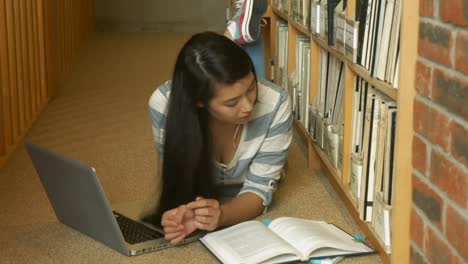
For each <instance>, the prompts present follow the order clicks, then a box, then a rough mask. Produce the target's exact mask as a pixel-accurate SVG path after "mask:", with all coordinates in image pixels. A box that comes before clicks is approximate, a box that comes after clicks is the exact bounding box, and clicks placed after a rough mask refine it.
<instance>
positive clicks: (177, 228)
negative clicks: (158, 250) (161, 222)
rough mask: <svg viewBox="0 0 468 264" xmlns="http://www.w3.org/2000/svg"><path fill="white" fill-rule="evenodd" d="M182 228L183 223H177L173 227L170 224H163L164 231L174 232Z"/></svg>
mask: <svg viewBox="0 0 468 264" xmlns="http://www.w3.org/2000/svg"><path fill="white" fill-rule="evenodd" d="M182 230H184V226H183V225H177V226H175V227H172V226H164V233H175V232H179V231H182Z"/></svg>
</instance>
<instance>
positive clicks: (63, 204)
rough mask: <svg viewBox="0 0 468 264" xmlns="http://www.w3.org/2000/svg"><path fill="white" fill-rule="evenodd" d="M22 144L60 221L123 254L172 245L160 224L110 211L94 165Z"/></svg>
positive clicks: (190, 238) (30, 144)
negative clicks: (155, 225)
mask: <svg viewBox="0 0 468 264" xmlns="http://www.w3.org/2000/svg"><path fill="white" fill-rule="evenodd" d="M25 146H26V149H27V151H28V153H29V156H30V157H31V160H32V161H33V164H34V167H35V168H36V171H37V174H38V175H39V177H40V179H41V182H42V185H43V186H44V189H45V190H46V192H47V195H48V197H49V201H50V203H51V204H52V207H53V208H54V211H55V215H56V216H57V218H58V220H59V221H60V222H62V223H63V224H65V225H67V226H70V227H71V228H73V229H76V230H77V231H79V232H81V233H83V234H85V235H87V236H89V237H91V238H93V239H95V240H97V241H99V242H101V243H103V244H104V245H106V246H109V247H110V248H113V249H115V250H117V251H118V252H120V253H122V254H124V255H127V256H135V255H140V254H143V253H147V252H151V251H155V250H160V249H164V248H168V247H171V246H172V244H171V243H170V242H169V241H167V240H165V239H164V233H163V231H162V230H161V229H160V228H157V227H154V226H152V225H149V224H143V223H140V222H137V221H134V220H132V219H130V218H128V217H125V216H124V215H122V214H120V213H118V212H115V211H112V209H111V207H110V204H109V202H108V201H107V198H106V196H105V194H104V191H103V189H102V187H101V184H100V182H99V179H98V177H97V176H96V171H95V170H94V168H92V167H90V166H88V165H86V164H83V163H81V162H79V161H77V160H73V159H71V158H68V157H65V156H63V155H61V154H58V153H55V152H52V151H50V150H48V149H46V148H44V147H40V146H38V145H35V144H32V143H30V142H25ZM201 235H202V234H201V233H195V234H193V235H191V236H190V237H188V238H186V239H184V240H183V241H182V242H181V244H183V243H188V242H192V241H195V240H197V239H198V238H199V237H200V236H201Z"/></svg>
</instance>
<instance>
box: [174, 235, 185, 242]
mask: <svg viewBox="0 0 468 264" xmlns="http://www.w3.org/2000/svg"><path fill="white" fill-rule="evenodd" d="M184 238H185V234H182V235H180V236H178V237H176V238H174V239H172V240H171V244H177V243H179V242H180V241H182V239H184Z"/></svg>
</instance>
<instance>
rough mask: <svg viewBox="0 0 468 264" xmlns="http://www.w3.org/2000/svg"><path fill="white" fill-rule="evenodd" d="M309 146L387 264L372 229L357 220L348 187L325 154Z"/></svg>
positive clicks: (369, 240) (387, 260) (383, 252)
mask: <svg viewBox="0 0 468 264" xmlns="http://www.w3.org/2000/svg"><path fill="white" fill-rule="evenodd" d="M311 145H312V146H313V149H314V151H315V153H316V154H317V155H318V156H319V157H320V159H321V162H322V164H323V165H324V167H325V168H326V169H327V170H326V171H324V172H325V173H324V174H325V175H326V176H327V177H328V179H329V181H330V183H331V185H332V186H333V188H334V189H335V191H336V192H337V194H338V195H339V196H340V198H341V200H342V201H343V202H344V204H345V206H346V208H347V209H348V211H349V213H350V214H351V216H352V217H353V219H354V221H355V222H356V224H357V225H358V226H359V228H360V229H361V230H362V232H363V233H364V235H365V236H366V241H367V242H368V243H369V244H370V245H371V246H372V247H374V248H375V249H376V250H377V251H378V252H379V255H380V256H381V258H382V260H383V262H384V263H386V264H387V263H388V264H389V263H390V255H388V254H387V253H385V249H384V248H383V247H382V246H381V244H380V242H379V240H378V239H377V237H376V235H375V233H374V231H373V230H372V227H371V226H370V225H369V224H368V223H366V222H364V221H362V220H361V219H360V218H359V211H358V210H357V209H356V207H355V206H354V201H353V199H352V198H351V195H350V190H349V187H348V186H345V185H343V183H342V182H341V177H340V175H339V174H338V171H337V170H336V168H335V167H334V166H333V165H332V163H331V161H330V159H329V158H328V156H327V155H326V154H325V152H323V151H322V150H321V149H320V147H319V146H317V145H316V144H315V143H313V142H311Z"/></svg>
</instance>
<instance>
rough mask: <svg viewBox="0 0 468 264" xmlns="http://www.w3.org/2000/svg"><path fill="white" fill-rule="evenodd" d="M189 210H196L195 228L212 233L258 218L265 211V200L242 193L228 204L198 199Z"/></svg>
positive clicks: (254, 195)
mask: <svg viewBox="0 0 468 264" xmlns="http://www.w3.org/2000/svg"><path fill="white" fill-rule="evenodd" d="M187 208H189V209H192V210H194V213H195V219H194V220H195V227H197V228H198V229H201V230H208V231H212V230H215V229H216V228H218V227H221V226H229V225H235V224H238V223H240V222H243V221H246V220H250V219H252V218H255V217H257V216H258V215H260V214H261V213H262V211H263V208H264V207H263V200H262V198H260V196H258V195H256V194H254V193H242V194H240V195H238V196H236V197H235V198H233V199H232V200H230V201H229V202H227V203H226V204H223V205H220V204H219V202H218V201H217V200H215V199H205V198H202V197H198V198H197V199H196V200H195V201H193V202H191V203H189V204H188V205H187Z"/></svg>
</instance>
